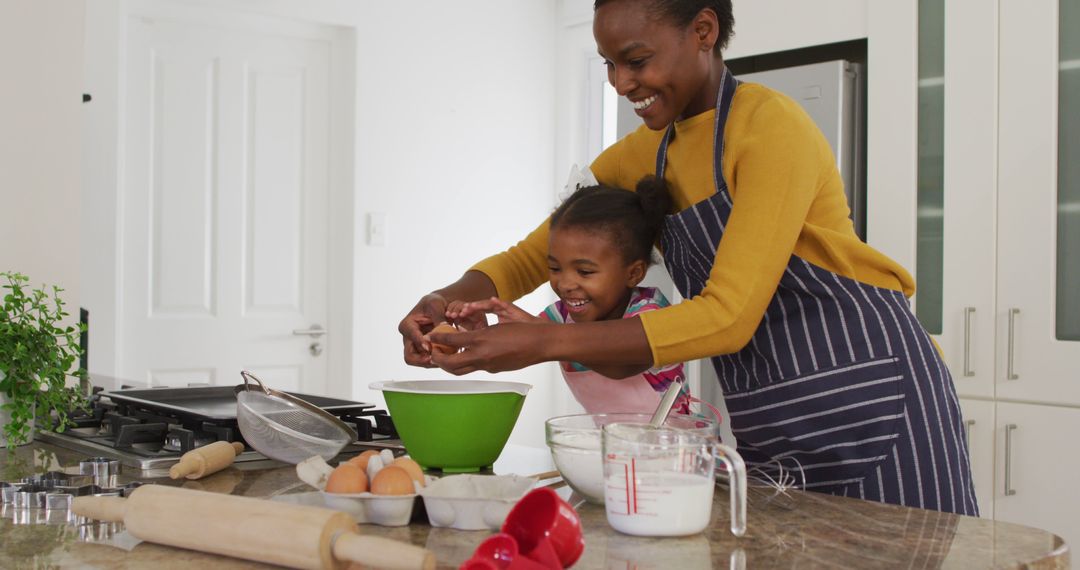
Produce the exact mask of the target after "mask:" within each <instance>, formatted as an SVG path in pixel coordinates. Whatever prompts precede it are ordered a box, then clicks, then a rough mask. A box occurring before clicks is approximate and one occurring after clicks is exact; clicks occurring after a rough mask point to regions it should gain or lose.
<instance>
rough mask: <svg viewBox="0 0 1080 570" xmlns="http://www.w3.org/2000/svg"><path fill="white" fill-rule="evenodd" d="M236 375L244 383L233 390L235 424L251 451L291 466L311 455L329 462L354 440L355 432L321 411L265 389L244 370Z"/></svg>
mask: <svg viewBox="0 0 1080 570" xmlns="http://www.w3.org/2000/svg"><path fill="white" fill-rule="evenodd" d="M240 376H241V377H243V379H244V383H243V384H242V385H240V386H237V387H236V421H237V423H238V424H239V425H240V433H241V434H243V436H244V440H245V441H247V443H248V445H250V446H251V447H252V448H253V449H254V450H255V451H258V452H259V453H261V454H263V455H265V456H267V457H269V458H271V459H277V460H278V461H284V462H286V463H292V464H296V463H300V462H301V461H303V460H305V459H307V458H309V457H312V456H315V455H318V456H320V457H322V458H323V459H325V460H327V461H329V460H330V459H332V458H333V457H334V456H335V455H337V454H338V453H339V452H340V451H341V449H342V448H343V447H345V446H346V445H348V444H350V443H352V442H354V441H356V431H355V430H353V429H352V428H350V427H349V426H348V425H346V424H345V422H343V421H341V420H339V419H338V418H336V417H334V416H333V415H331V414H329V413H327V412H326V411H325V410H322V409H320V408H318V407H317V406H314V405H312V404H310V403H308V402H306V401H304V400H302V399H300V398H297V397H296V396H293V395H291V394H286V393H285V392H280V391H278V390H272V389H270V388H267V387H266V386H265V385H264V384H263V383H262V381H260V380H259V379H258V378H256V377H255V375H254V374H252V373H251V372H248V371H247V370H243V371H241V372H240ZM252 382H254V383H255V384H257V385H258V386H254V385H252Z"/></svg>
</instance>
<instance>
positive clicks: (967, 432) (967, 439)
mask: <svg viewBox="0 0 1080 570" xmlns="http://www.w3.org/2000/svg"><path fill="white" fill-rule="evenodd" d="M974 425H975V420H967V421H965V422H964V446H965V447H967V450H968V462H971V428H972V427H973V426H974Z"/></svg>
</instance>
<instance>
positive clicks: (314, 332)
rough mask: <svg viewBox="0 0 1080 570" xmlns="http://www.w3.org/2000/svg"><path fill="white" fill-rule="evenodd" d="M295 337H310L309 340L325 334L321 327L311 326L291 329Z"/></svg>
mask: <svg viewBox="0 0 1080 570" xmlns="http://www.w3.org/2000/svg"><path fill="white" fill-rule="evenodd" d="M292 333H293V334H294V335H297V336H310V337H311V338H319V337H321V336H323V335H324V334H326V329H324V328H322V325H311V327H309V328H306V329H293V332H292Z"/></svg>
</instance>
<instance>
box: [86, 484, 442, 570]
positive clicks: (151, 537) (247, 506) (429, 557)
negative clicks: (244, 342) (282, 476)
mask: <svg viewBox="0 0 1080 570" xmlns="http://www.w3.org/2000/svg"><path fill="white" fill-rule="evenodd" d="M71 510H72V512H73V513H75V514H77V515H80V516H85V517H89V518H92V519H97V520H103V521H110V522H123V523H124V525H125V526H126V527H127V530H128V532H130V533H131V535H132V536H134V537H135V538H138V539H140V540H145V541H148V542H156V543H159V544H167V545H169V546H176V547H179V548H187V549H190V550H198V551H200V552H211V553H214V554H222V555H225V556H234V557H236V558H244V559H247V560H256V561H259V562H267V563H270V564H279V565H281V566H288V567H290V568H311V569H315V568H332V569H340V568H345V567H346V566H348V564H349V563H350V562H356V563H359V564H361V565H363V566H373V567H377V568H395V569H402V570H411V569H421V570H430V569H432V568H435V556H434V555H433V554H432V553H431V552H429V551H427V550H425V549H423V548H420V547H419V546H413V545H411V544H405V543H403V542H398V541H396V540H391V539H388V538H380V537H374V536H361V535H360V534H358V532H359V528H358V526H357V524H356V521H355V520H354V519H353V518H352V517H351V516H349V515H348V514H346V513H343V512H340V511H334V510H331V509H324V508H321V507H309V506H305V505H297V504H291V503H282V502H277V501H270V500H265V499H253V498H249V497H237V496H234V495H221V494H218V493H207V492H204V491H193V490H191V489H181V488H177V487H169V486H165V485H143V486H141V487H139V488H137V489H135V490H134V491H132V493H131V495H130V496H129V497H128V498H126V499H122V498H120V497H93V496H86V497H75V500H74V502H73V503H72V507H71Z"/></svg>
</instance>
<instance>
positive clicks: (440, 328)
mask: <svg viewBox="0 0 1080 570" xmlns="http://www.w3.org/2000/svg"><path fill="white" fill-rule="evenodd" d="M431 332H433V333H456V332H458V330H457V329H456V328H454V325H452V324H450V323H445V322H443V323H439V324H437V325H435V328H433V329H431ZM429 334H430V333H429ZM431 351H432V352H438V353H440V354H454V353H455V352H457V349H456V348H454V347H452V346H446V345H445V344H438V343H434V342H433V343H431Z"/></svg>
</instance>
